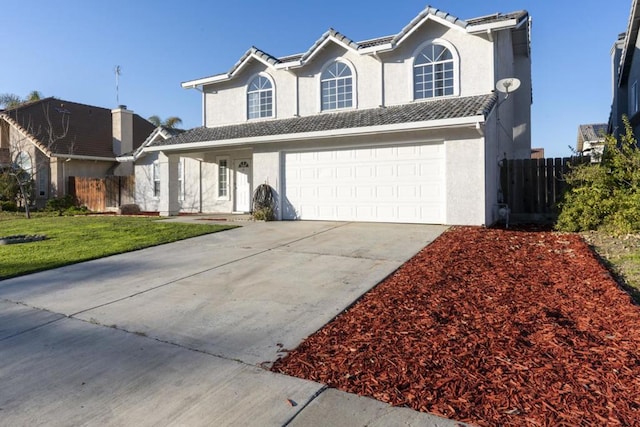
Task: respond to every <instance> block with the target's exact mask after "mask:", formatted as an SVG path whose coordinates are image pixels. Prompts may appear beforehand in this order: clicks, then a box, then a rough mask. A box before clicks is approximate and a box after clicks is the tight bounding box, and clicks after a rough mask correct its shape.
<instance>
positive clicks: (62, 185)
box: [49, 157, 67, 197]
mask: <svg viewBox="0 0 640 427" xmlns="http://www.w3.org/2000/svg"><path fill="white" fill-rule="evenodd" d="M64 167H65V164H64V160H63V159H61V158H59V157H51V158H50V159H49V168H50V176H49V180H50V183H49V186H50V187H49V188H50V190H51V193H50V196H51V197H60V196H64V195H65V194H67V193H66V191H67V184H66V182H65V179H67V176H66V174H65V173H64Z"/></svg>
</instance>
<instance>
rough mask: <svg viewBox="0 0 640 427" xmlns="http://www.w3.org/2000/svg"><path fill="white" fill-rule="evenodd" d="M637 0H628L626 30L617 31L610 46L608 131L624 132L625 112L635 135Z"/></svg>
mask: <svg viewBox="0 0 640 427" xmlns="http://www.w3.org/2000/svg"><path fill="white" fill-rule="evenodd" d="M638 3H640V0H632V1H631V11H630V13H629V21H628V24H627V31H626V32H625V33H622V34H620V35H618V38H617V40H616V41H615V43H614V44H613V47H612V48H611V75H612V95H613V100H612V103H611V114H610V116H609V126H608V132H609V133H611V134H614V135H616V136H618V135H620V134H621V133H624V124H623V121H622V118H623V117H624V116H627V117H628V118H629V121H630V123H631V127H632V128H633V131H634V134H635V135H636V136H638V135H640V86H639V85H640V57H639V55H638V54H636V51H637V50H638V49H639V48H640V46H639V45H638V30H640V7H639V5H638Z"/></svg>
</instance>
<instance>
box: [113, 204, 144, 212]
mask: <svg viewBox="0 0 640 427" xmlns="http://www.w3.org/2000/svg"><path fill="white" fill-rule="evenodd" d="M139 213H140V206H138V205H136V204H133V203H132V204H128V205H122V206H120V207H119V208H118V215H137V214H139Z"/></svg>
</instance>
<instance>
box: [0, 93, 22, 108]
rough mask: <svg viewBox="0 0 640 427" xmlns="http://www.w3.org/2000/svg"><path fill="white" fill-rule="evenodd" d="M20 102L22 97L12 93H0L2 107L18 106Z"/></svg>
mask: <svg viewBox="0 0 640 427" xmlns="http://www.w3.org/2000/svg"><path fill="white" fill-rule="evenodd" d="M22 102H23V101H22V98H20V97H19V96H18V95H16V94H14V93H3V94H1V95H0V105H1V106H3V107H4V108H15V107H18V106H19V105H20V104H22Z"/></svg>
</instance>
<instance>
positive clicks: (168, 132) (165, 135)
mask: <svg viewBox="0 0 640 427" xmlns="http://www.w3.org/2000/svg"><path fill="white" fill-rule="evenodd" d="M184 132H186V131H185V130H184V129H176V128H169V127H166V126H158V127H157V128H155V129H154V130H153V132H151V134H149V136H147V139H145V140H144V142H143V143H142V144H141V145H140V146H139V147H137V148H136V149H135V150H133V151H131V152H129V153H124V154H121V155H120V156H117V157H116V160H117V161H118V162H120V163H125V162H133V161H136V160H138V158H140V156H141V155H142V154H143V150H144V149H145V148H146V147H148V146H149V145H151V144H153V143H154V142H155V141H159V140H165V139H169V138H172V137H174V136H178V135H180V134H181V133H184Z"/></svg>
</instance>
